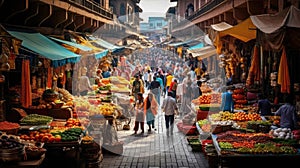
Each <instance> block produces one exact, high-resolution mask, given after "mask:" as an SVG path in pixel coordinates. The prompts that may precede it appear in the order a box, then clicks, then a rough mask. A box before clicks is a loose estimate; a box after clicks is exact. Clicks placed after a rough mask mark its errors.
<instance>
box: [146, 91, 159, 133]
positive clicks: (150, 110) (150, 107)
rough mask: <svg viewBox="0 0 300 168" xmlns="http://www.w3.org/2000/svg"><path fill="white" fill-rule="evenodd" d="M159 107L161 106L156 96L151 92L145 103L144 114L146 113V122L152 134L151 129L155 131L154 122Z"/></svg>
mask: <svg viewBox="0 0 300 168" xmlns="http://www.w3.org/2000/svg"><path fill="white" fill-rule="evenodd" d="M158 107H159V105H158V103H157V101H156V99H155V96H154V95H153V93H151V92H149V93H148V96H147V97H146V98H145V101H144V112H145V113H146V121H147V125H148V127H149V129H148V132H151V128H152V129H154V130H155V126H154V121H155V116H156V114H157V110H158Z"/></svg>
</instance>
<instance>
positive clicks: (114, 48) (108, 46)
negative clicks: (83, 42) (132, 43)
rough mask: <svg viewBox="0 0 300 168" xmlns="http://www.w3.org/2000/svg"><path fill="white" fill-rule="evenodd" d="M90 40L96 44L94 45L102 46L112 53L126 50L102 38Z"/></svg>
mask: <svg viewBox="0 0 300 168" xmlns="http://www.w3.org/2000/svg"><path fill="white" fill-rule="evenodd" d="M89 38H90V39H91V40H92V41H91V42H94V43H96V44H98V45H100V46H101V47H104V48H106V49H108V50H110V51H112V52H119V51H121V50H122V49H124V47H122V46H117V45H114V44H111V43H110V42H107V41H105V40H103V39H100V38H95V37H92V36H89Z"/></svg>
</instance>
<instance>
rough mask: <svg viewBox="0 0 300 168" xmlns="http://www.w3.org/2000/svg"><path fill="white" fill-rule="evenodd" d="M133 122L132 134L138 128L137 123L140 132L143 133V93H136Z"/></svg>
mask: <svg viewBox="0 0 300 168" xmlns="http://www.w3.org/2000/svg"><path fill="white" fill-rule="evenodd" d="M135 112H136V114H135V124H134V134H137V131H138V130H139V125H140V127H141V130H142V132H141V133H142V134H143V133H144V122H145V114H144V98H143V93H141V92H139V93H137V102H136V105H135Z"/></svg>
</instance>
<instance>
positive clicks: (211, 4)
mask: <svg viewBox="0 0 300 168" xmlns="http://www.w3.org/2000/svg"><path fill="white" fill-rule="evenodd" d="M225 1H227V0H213V1H210V2H208V3H207V4H205V5H204V6H203V7H201V8H200V9H199V10H197V11H195V13H194V14H193V15H191V16H188V17H187V18H186V19H187V20H189V21H192V20H194V19H195V18H197V17H199V16H201V15H203V14H204V13H206V12H208V11H210V10H212V9H214V8H215V7H217V6H219V5H220V4H221V3H223V2H225Z"/></svg>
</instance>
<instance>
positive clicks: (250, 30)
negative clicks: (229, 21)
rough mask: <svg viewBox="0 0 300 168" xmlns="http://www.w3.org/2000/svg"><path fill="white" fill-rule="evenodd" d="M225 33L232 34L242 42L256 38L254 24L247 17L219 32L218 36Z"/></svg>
mask: <svg viewBox="0 0 300 168" xmlns="http://www.w3.org/2000/svg"><path fill="white" fill-rule="evenodd" d="M226 35H230V36H233V37H235V38H237V39H240V40H242V41H243V42H248V41H250V40H252V39H255V38H256V26H255V25H254V24H253V23H252V21H251V19H250V18H248V19H246V20H244V21H242V22H241V23H239V24H237V25H235V26H233V27H232V28H229V29H226V30H224V31H221V32H219V36H220V37H223V36H226Z"/></svg>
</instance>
